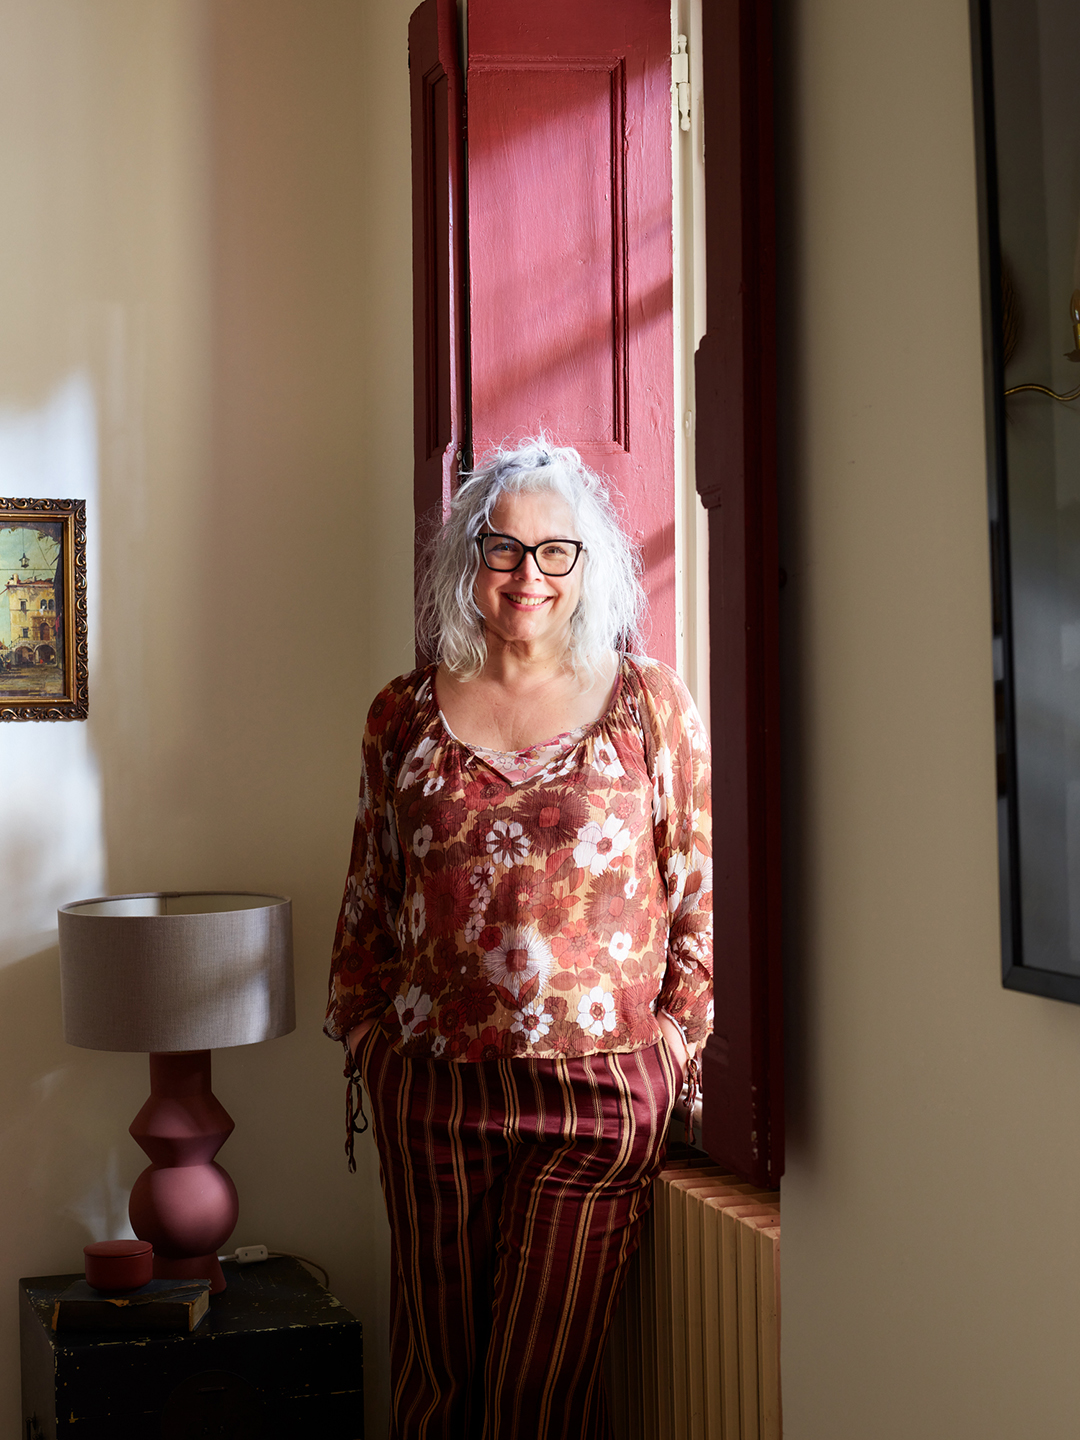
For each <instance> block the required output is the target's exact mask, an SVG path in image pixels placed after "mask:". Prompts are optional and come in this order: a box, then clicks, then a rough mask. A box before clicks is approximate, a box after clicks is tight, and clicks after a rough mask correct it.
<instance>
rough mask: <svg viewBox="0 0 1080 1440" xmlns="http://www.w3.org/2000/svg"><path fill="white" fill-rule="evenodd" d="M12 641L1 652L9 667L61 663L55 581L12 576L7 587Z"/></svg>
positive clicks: (5, 591)
mask: <svg viewBox="0 0 1080 1440" xmlns="http://www.w3.org/2000/svg"><path fill="white" fill-rule="evenodd" d="M4 593H5V595H6V597H7V605H8V610H9V613H10V617H11V640H10V643H9V645H8V648H7V651H6V652H0V654H2V655H3V658H4V660H5V661H6V662H7V665H8V666H12V667H14V666H21V665H53V664H55V663H56V660H57V642H56V591H55V587H54V585H53V582H52V580H30V579H26V580H23V579H20V577H19V576H18V575H12V577H11V579H10V580H9V581H8V582H7V584H6V585H5V587H4Z"/></svg>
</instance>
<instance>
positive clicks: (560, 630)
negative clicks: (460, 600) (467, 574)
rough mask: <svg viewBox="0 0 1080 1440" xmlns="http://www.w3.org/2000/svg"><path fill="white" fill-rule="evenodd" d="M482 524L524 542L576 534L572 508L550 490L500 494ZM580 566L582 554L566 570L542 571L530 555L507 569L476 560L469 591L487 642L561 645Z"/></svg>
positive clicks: (539, 646) (518, 646) (520, 645)
mask: <svg viewBox="0 0 1080 1440" xmlns="http://www.w3.org/2000/svg"><path fill="white" fill-rule="evenodd" d="M486 528H487V529H488V530H489V531H495V532H497V533H498V534H500V535H512V536H513V537H514V538H515V539H516V540H520V541H521V542H522V543H523V544H525V545H539V544H541V543H542V542H543V541H544V540H579V539H580V538H581V537H580V536H579V535H578V532H577V527H576V525H575V524H574V514H573V511H572V510H571V509H570V507H569V505H567V503H566V501H565V500H563V499H562V498H561V496H559V495H556V494H555V493H554V492H553V491H551V490H538V491H534V492H532V493H531V494H523V495H503V496H501V497H500V498H499V501H498V503H497V504H496V506H495V508H494V509H493V510H492V512H491V519H490V521H489V523H488V525H487V527H486ZM584 570H585V559H584V556H582V557H581V558H580V559H579V560H578V563H577V564H576V565H575V567H574V569H573V570H571V572H570V574H569V575H544V574H542V573H541V572H540V570H539V569H538V568H537V565H536V561H535V559H534V557H533V556H532V555H526V556H525V557H524V558H523V559H522V562H521V564H520V565H519V566H518V568H517V569H516V570H510V571H505V570H489V569H488V568H487V566H486V565H485V564H484V563H483V561H481V562H480V570H479V573H478V574H477V577H476V587H475V590H474V594H475V596H476V603H477V605H478V606H479V608H480V613H481V615H483V617H484V628H485V629H486V631H487V633H488V640H489V643H490V642H491V641H492V640H496V641H498V640H501V641H502V642H503V643H504V644H506V645H509V646H512V647H513V648H515V649H521V650H525V651H528V652H534V651H537V650H547V649H550V650H552V651H555V652H561V651H562V650H563V649H565V648H566V645H567V643H568V640H569V634H570V619H571V616H572V615H573V613H574V611H575V610H576V609H577V603H578V599H579V598H580V595H581V577H582V575H583V573H584Z"/></svg>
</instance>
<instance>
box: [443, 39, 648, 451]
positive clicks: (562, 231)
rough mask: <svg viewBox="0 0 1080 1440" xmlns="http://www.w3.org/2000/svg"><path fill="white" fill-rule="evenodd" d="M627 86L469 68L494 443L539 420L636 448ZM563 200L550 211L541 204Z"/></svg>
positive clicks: (573, 76) (475, 317)
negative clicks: (625, 156)
mask: <svg viewBox="0 0 1080 1440" xmlns="http://www.w3.org/2000/svg"><path fill="white" fill-rule="evenodd" d="M621 80H622V67H621V66H618V67H616V69H615V70H614V71H613V70H612V68H611V67H610V66H609V65H607V64H605V65H603V66H597V67H596V68H594V69H591V70H586V69H580V70H566V69H564V68H563V67H562V66H560V67H558V68H550V67H548V68H543V69H534V68H533V67H531V66H524V65H523V66H521V67H520V68H515V69H513V70H508V69H497V70H487V69H485V68H483V67H482V66H477V65H474V66H473V67H472V69H471V71H470V79H469V105H470V115H471V119H472V124H471V127H470V134H469V160H470V166H472V167H479V168H480V170H481V171H482V172H483V175H484V179H485V182H486V183H484V184H481V185H478V186H477V187H476V189H475V193H474V196H473V199H472V205H471V208H470V233H471V244H470V257H471V267H472V272H473V274H474V275H475V276H476V280H477V283H476V285H475V293H474V296H473V305H472V315H471V319H472V347H473V355H474V369H473V383H472V398H473V409H474V413H475V414H476V415H477V416H478V417H482V419H483V423H484V427H485V433H484V436H483V439H484V440H485V441H487V440H490V439H492V438H494V437H495V436H496V435H498V434H499V433H500V432H501V431H502V430H503V429H506V430H508V431H509V430H512V429H513V428H514V422H515V420H518V419H519V417H521V416H529V417H531V420H532V423H533V424H534V425H536V426H538V427H542V428H544V429H547V430H550V431H551V432H552V433H553V434H558V435H559V436H560V438H562V439H564V440H565V441H566V443H568V444H572V445H577V446H579V447H580V446H582V445H587V446H589V447H593V446H596V447H600V448H602V449H604V450H606V451H609V452H610V453H615V452H616V451H617V450H618V449H622V448H625V437H626V428H627V427H626V383H625V367H626V333H625V332H626V267H625V265H624V263H623V257H622V255H621V254H620V253H619V250H620V248H621V246H619V245H617V243H616V242H617V237H618V239H619V240H621V237H622V235H623V233H624V230H625V224H626V196H625V193H624V187H623V184H622V174H621V171H622V167H621V165H620V164H619V155H618V146H617V145H616V144H615V143H614V142H615V140H616V138H617V137H618V136H619V135H620V134H621V133H622V115H621V109H622V107H621V103H620V102H621V98H622V93H621V92H622V85H621ZM515 130H517V132H518V133H513V132H514V131H515ZM553 196H558V197H559V199H558V205H557V206H552V207H551V208H550V209H547V207H546V205H545V199H544V198H540V197H553ZM519 316H527V317H528V318H529V323H528V325H520V324H519V323H517V317H519Z"/></svg>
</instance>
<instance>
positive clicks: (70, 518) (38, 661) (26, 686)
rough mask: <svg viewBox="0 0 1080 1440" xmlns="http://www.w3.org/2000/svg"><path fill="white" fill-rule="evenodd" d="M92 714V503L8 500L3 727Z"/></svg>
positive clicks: (1, 594)
mask: <svg viewBox="0 0 1080 1440" xmlns="http://www.w3.org/2000/svg"><path fill="white" fill-rule="evenodd" d="M86 713H87V664H86V502H85V501H84V500H5V499H2V498H0V720H84V719H85V718H86Z"/></svg>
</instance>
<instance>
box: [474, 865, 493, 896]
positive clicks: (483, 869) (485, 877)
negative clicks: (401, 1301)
mask: <svg viewBox="0 0 1080 1440" xmlns="http://www.w3.org/2000/svg"><path fill="white" fill-rule="evenodd" d="M494 879H495V866H494V865H493V864H492V863H491V861H490V860H481V862H480V864H479V865H474V866H473V868H472V872H471V873H470V875H469V884H470V885H471V886H472V887H473V889H474V890H486V891H487V896H488V899H489V900H490V899H491V882H492V881H493V880H494Z"/></svg>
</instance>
